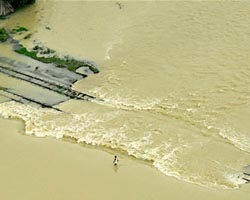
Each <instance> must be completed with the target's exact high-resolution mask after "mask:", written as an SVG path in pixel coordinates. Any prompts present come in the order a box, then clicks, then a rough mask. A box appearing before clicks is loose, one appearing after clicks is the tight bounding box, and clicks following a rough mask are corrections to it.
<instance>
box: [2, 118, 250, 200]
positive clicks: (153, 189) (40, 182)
mask: <svg viewBox="0 0 250 200" xmlns="http://www.w3.org/2000/svg"><path fill="white" fill-rule="evenodd" d="M0 127H2V128H1V134H0V137H1V138H0V143H1V145H0V148H1V151H0V154H1V158H2V160H1V163H2V164H1V165H0V174H1V181H0V188H1V193H0V198H1V199H6V200H10V199H11V200H15V199H19V200H20V199H53V200H55V199H61V200H62V199H75V200H78V199H137V200H138V199H143V200H144V199H169V198H171V199H184V198H185V199H189V198H190V199H200V198H202V199H241V200H244V199H248V197H249V187H250V185H245V186H243V187H242V188H240V189H239V190H215V189H208V188H202V187H199V186H196V185H192V184H188V183H184V182H181V181H178V180H176V179H174V178H171V177H167V176H165V175H163V174H161V173H160V172H158V171H157V170H156V169H154V168H152V167H150V166H149V165H145V163H141V162H140V161H136V160H134V159H132V158H130V157H127V156H124V155H119V157H120V160H121V163H120V166H119V168H118V169H114V167H113V165H112V159H113V155H112V154H111V153H107V152H104V151H100V150H96V149H92V148H86V147H82V146H80V145H77V144H72V143H70V142H64V141H59V140H55V139H52V138H43V139H41V138H35V137H29V136H24V135H23V133H24V132H23V131H24V127H23V123H22V122H21V121H18V120H8V119H2V118H0ZM180 190H181V191H182V192H181V193H180V192H179V191H180Z"/></svg>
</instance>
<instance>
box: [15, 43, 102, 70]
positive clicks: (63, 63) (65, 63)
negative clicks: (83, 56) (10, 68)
mask: <svg viewBox="0 0 250 200" xmlns="http://www.w3.org/2000/svg"><path fill="white" fill-rule="evenodd" d="M37 48H38V47H37V46H36V47H34V49H37ZM49 51H50V52H52V51H53V50H50V49H49ZM15 52H17V53H19V54H22V55H25V56H28V57H30V58H33V59H35V60H38V61H40V62H43V63H53V64H54V65H55V66H56V67H62V68H67V69H68V70H70V71H73V72H75V71H76V70H77V69H78V68H80V67H88V68H89V69H90V70H91V71H93V72H94V73H99V70H98V69H97V68H96V67H95V66H94V65H92V64H90V63H88V62H85V61H79V60H75V59H73V58H69V57H64V58H59V57H58V56H55V55H54V56H51V57H39V56H37V51H28V50H27V49H26V48H25V47H24V46H22V45H20V47H19V48H18V49H16V50H15Z"/></svg>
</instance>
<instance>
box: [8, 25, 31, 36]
mask: <svg viewBox="0 0 250 200" xmlns="http://www.w3.org/2000/svg"><path fill="white" fill-rule="evenodd" d="M24 31H28V29H27V28H25V27H22V26H17V27H16V28H13V29H12V30H11V32H10V33H11V34H15V33H20V32H24Z"/></svg>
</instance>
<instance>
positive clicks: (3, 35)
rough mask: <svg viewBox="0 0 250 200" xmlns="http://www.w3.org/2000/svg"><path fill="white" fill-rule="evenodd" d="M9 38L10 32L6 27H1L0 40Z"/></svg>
mask: <svg viewBox="0 0 250 200" xmlns="http://www.w3.org/2000/svg"><path fill="white" fill-rule="evenodd" d="M8 38H9V34H8V33H7V31H6V30H5V28H0V42H6V41H7V40H8Z"/></svg>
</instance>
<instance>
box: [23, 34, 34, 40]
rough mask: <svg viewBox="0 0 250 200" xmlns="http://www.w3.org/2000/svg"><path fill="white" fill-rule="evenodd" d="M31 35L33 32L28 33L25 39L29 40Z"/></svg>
mask: <svg viewBox="0 0 250 200" xmlns="http://www.w3.org/2000/svg"><path fill="white" fill-rule="evenodd" d="M31 36H32V34H31V33H29V34H28V35H26V36H25V37H24V38H23V39H25V40H27V39H29V38H30V37H31Z"/></svg>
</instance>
